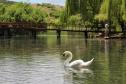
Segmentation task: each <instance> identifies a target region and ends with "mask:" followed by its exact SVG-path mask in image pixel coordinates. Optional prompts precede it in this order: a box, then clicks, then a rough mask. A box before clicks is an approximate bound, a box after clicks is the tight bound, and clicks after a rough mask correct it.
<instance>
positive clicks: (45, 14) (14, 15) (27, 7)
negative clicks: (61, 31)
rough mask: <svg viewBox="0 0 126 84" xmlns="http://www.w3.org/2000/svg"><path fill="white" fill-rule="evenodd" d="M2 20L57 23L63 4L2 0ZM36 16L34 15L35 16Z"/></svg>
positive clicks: (0, 10)
mask: <svg viewBox="0 0 126 84" xmlns="http://www.w3.org/2000/svg"><path fill="white" fill-rule="evenodd" d="M0 3H2V4H0V6H1V8H0V12H1V13H0V21H1V22H3V21H4V22H6V21H9V22H10V21H11V22H13V21H15V22H17V21H35V22H36V21H37V22H41V21H44V22H47V23H57V22H59V18H60V15H61V11H62V10H63V9H64V7H63V6H59V5H52V4H48V3H42V4H28V3H22V2H20V3H19V2H10V1H7V0H0ZM33 16H34V17H33Z"/></svg>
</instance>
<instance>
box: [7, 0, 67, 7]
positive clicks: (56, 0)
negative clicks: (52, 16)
mask: <svg viewBox="0 0 126 84" xmlns="http://www.w3.org/2000/svg"><path fill="white" fill-rule="evenodd" d="M9 1H16V2H21V1H23V2H28V3H52V4H56V5H62V6H64V4H65V0H9Z"/></svg>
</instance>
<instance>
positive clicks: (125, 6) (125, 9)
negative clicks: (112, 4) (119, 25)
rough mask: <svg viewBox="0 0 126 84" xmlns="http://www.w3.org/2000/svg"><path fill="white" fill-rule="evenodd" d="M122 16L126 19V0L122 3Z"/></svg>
mask: <svg viewBox="0 0 126 84" xmlns="http://www.w3.org/2000/svg"><path fill="white" fill-rule="evenodd" d="M121 16H122V19H123V20H124V21H126V0H122V5H121Z"/></svg>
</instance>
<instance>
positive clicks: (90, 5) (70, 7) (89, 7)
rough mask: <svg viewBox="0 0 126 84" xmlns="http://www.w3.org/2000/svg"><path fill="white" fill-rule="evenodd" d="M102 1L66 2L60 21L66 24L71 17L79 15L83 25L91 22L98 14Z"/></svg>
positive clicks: (68, 0) (81, 0) (80, 0)
mask: <svg viewBox="0 0 126 84" xmlns="http://www.w3.org/2000/svg"><path fill="white" fill-rule="evenodd" d="M102 1H103V0H66V4H65V9H64V12H63V13H62V15H61V18H62V19H61V20H62V21H64V22H67V21H68V20H67V19H69V18H71V16H75V15H78V14H80V16H81V18H82V19H80V20H82V21H83V23H85V22H86V21H88V22H91V21H93V19H94V16H95V14H97V13H98V11H99V8H100V6H101V3H102Z"/></svg>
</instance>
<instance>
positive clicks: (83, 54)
mask: <svg viewBox="0 0 126 84" xmlns="http://www.w3.org/2000/svg"><path fill="white" fill-rule="evenodd" d="M65 50H69V51H71V52H72V53H73V55H74V58H73V60H75V59H83V60H85V61H87V60H90V59H91V58H95V60H94V62H93V63H92V65H91V66H90V67H89V68H88V69H84V70H73V71H69V70H67V69H65V68H64V60H65V58H64V57H62V56H61V54H62V53H63V52H64V51H65ZM0 84H126V40H117V39H116V40H114V39H113V40H104V39H87V40H86V39H84V38H83V36H80V35H77V34H76V35H75V34H74V35H63V36H61V39H57V37H56V35H43V36H40V37H39V38H37V39H30V38H21V37H17V38H11V39H0Z"/></svg>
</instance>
